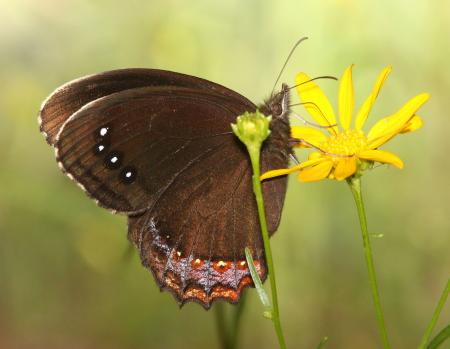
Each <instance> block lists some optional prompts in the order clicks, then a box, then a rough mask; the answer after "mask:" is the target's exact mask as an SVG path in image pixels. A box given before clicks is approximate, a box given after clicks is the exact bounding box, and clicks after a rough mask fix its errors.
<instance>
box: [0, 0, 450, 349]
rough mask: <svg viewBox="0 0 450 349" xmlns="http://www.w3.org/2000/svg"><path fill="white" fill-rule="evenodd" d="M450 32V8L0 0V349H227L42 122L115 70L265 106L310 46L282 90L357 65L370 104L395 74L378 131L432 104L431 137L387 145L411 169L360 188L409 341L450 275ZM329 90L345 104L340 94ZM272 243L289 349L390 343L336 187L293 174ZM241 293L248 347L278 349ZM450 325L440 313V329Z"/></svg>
mask: <svg viewBox="0 0 450 349" xmlns="http://www.w3.org/2000/svg"><path fill="white" fill-rule="evenodd" d="M449 23H450V2H448V1H445V0H435V1H428V0H418V1H414V2H411V1H407V0H399V1H389V0H380V1H356V0H324V1H298V0H282V1H256V0H248V1H242V0H227V1H210V0H200V1H179V0H158V1H144V0H129V1H122V2H119V1H107V0H95V1H94V0H79V1H75V0H34V1H32V0H20V1H19V0H13V1H7V0H0V348H5V349H16V348H20V349H22V348H27V349H35V348H46V349H53V348H64V349H65V348H81V349H91V348H96V349H102V348H109V349H111V348H112V349H114V348H131V349H134V348H136V349H138V348H216V347H217V337H216V328H215V322H214V310H212V311H209V312H206V311H204V310H203V309H202V308H201V307H200V306H198V305H197V304H188V305H187V306H185V307H184V308H183V309H182V310H180V309H179V308H178V306H177V305H176V303H175V302H174V300H173V299H172V296H171V295H169V294H167V293H160V292H159V290H158V288H157V286H156V284H155V283H154V281H153V278H152V276H151V275H150V274H149V273H148V272H147V271H146V270H144V268H142V267H141V265H140V262H139V260H138V257H137V256H136V253H135V252H134V251H130V249H129V243H128V241H127V239H126V228H125V218H124V217H119V216H112V215H110V214H109V213H108V212H106V211H105V210H103V209H100V208H98V207H96V205H95V204H94V203H93V202H91V201H90V200H89V199H88V198H87V197H86V196H85V195H84V193H82V192H81V191H80V190H79V189H78V188H77V187H76V186H75V185H74V184H73V183H71V182H70V180H69V179H68V178H66V177H65V176H64V175H62V174H61V173H60V171H59V170H58V168H57V166H56V163H55V160H54V155H53V151H52V149H50V147H49V146H48V145H47V144H46V143H45V141H44V139H43V137H42V136H41V135H40V134H39V132H38V125H37V120H36V117H37V112H38V110H39V107H40V104H41V102H42V101H43V100H44V98H45V97H46V96H47V95H48V94H49V93H50V92H52V91H53V90H54V89H55V88H56V87H57V86H59V85H60V84H62V83H64V82H66V81H68V80H71V79H73V78H76V77H79V76H83V75H87V74H90V73H95V72H100V71H104V70H110V69H115V68H123V67H152V68H160V69H167V70H174V71H179V72H184V73H188V74H192V75H197V76H200V77H203V78H207V79H210V80H212V81H215V82H218V83H221V84H223V85H225V86H228V87H231V88H233V89H235V90H236V91H239V92H240V93H242V94H244V95H245V96H247V97H249V98H250V99H252V100H254V101H261V100H262V99H263V98H264V97H266V96H267V95H268V94H269V93H270V90H271V88H272V85H273V83H274V80H275V77H276V75H277V73H278V72H279V70H280V68H281V66H282V64H283V61H284V59H285V57H286V55H287V53H288V51H289V50H290V48H291V47H292V45H293V44H294V42H295V41H296V40H297V39H298V38H300V37H301V36H305V35H306V36H309V37H310V40H308V41H307V42H305V43H304V44H302V45H301V47H300V48H299V49H298V51H297V52H296V53H295V54H294V56H293V58H292V60H291V61H290V62H289V64H288V67H287V69H286V71H285V72H284V74H283V77H282V81H285V82H287V83H290V84H292V83H293V81H294V76H295V74H296V73H297V72H299V71H306V72H308V73H309V74H311V75H322V74H332V75H336V76H340V74H341V73H342V72H343V70H344V68H345V67H346V66H347V65H348V64H350V63H355V64H356V66H355V69H354V79H355V84H356V99H357V102H356V105H360V103H361V102H362V101H363V100H364V98H365V97H366V95H367V94H368V93H369V91H370V89H371V86H372V84H373V82H374V80H375V78H376V76H377V74H378V72H379V71H380V70H381V69H382V68H383V67H384V66H385V65H387V64H392V65H393V67H394V70H393V73H392V74H391V76H390V77H389V79H388V81H387V83H386V85H385V87H384V89H383V91H382V93H381V95H380V98H379V99H378V102H377V105H376V107H375V109H374V110H373V112H372V114H371V116H370V121H369V126H370V123H373V122H374V121H375V120H376V119H377V118H378V117H382V116H385V115H388V114H390V113H391V112H393V111H395V110H396V109H397V108H399V107H400V106H401V105H402V104H403V103H404V102H405V101H406V100H408V99H409V98H410V97H412V96H413V95H416V94H418V93H420V92H424V91H427V92H430V93H431V95H432V98H431V100H430V101H429V102H428V103H427V104H426V105H425V107H424V108H423V109H422V110H421V113H420V115H421V116H422V117H423V119H424V120H425V126H424V127H423V128H422V129H421V130H420V131H418V132H416V133H414V134H408V135H405V136H400V137H397V139H395V140H394V141H392V142H390V143H389V144H388V145H387V146H386V147H385V149H388V150H391V151H394V152H396V153H397V154H399V155H400V156H401V157H402V158H403V160H404V161H405V163H406V167H405V169H404V170H402V171H399V170H397V169H393V168H388V167H379V168H377V169H376V170H374V171H372V172H370V173H369V174H367V175H366V176H365V177H364V183H363V185H364V191H365V193H364V194H365V196H366V205H367V211H368V217H369V225H370V230H371V231H372V232H373V233H382V234H384V237H383V238H380V239H373V245H374V250H375V260H376V266H377V270H378V273H379V283H380V287H381V294H382V302H383V305H384V309H385V315H386V318H387V326H388V329H389V333H390V336H391V338H392V342H393V344H394V346H395V348H414V347H416V346H417V344H418V342H419V338H420V337H421V335H422V333H423V331H424V329H425V327H426V325H427V323H428V321H429V319H430V317H431V314H432V311H433V310H434V307H435V304H436V302H437V299H438V297H439V295H440V293H441V291H442V289H443V287H444V284H445V282H446V280H447V278H448V277H449V274H450V253H449V251H450V219H449V209H450V204H449V199H450V185H449V180H448V176H449V173H450V165H449V161H448V154H449V146H450V138H449V137H448V129H449V127H450V125H449V117H450V115H449V108H450V102H449V90H450V69H449V64H448V57H450V45H449V44H450V26H449ZM320 84H321V85H322V86H323V87H324V89H325V90H326V91H327V92H328V93H329V95H330V96H331V99H332V100H333V101H336V95H337V93H336V91H337V86H338V84H337V83H336V82H334V81H322V82H321V83H320ZM293 99H294V100H296V99H297V97H296V96H294V95H293ZM298 112H299V113H301V114H302V115H305V113H304V112H302V110H301V109H298ZM299 156H300V157H301V158H304V154H302V153H300V154H299ZM272 242H273V248H274V255H275V262H276V269H277V274H278V275H277V276H278V282H279V293H280V302H281V314H282V321H283V324H284V327H285V334H286V337H287V341H288V344H289V347H290V348H315V347H316V345H317V343H318V342H319V341H320V338H322V337H323V336H325V335H327V336H329V337H330V341H329V343H328V346H327V347H328V348H346V349H348V348H377V347H380V345H379V341H378V337H377V331H376V323H375V318H374V312H373V307H372V300H371V295H370V290H369V287H368V280H367V272H366V267H365V264H364V257H363V251H362V243H361V237H360V232H359V229H358V221H357V216H356V211H355V208H354V204H353V202H352V197H351V194H350V191H349V190H348V188H347V187H346V185H345V184H344V183H337V182H331V181H328V182H320V183H315V184H300V183H298V182H296V180H295V178H294V177H292V178H291V181H290V185H289V191H288V196H287V200H286V205H285V210H284V213H283V221H282V224H281V227H280V229H279V231H278V233H277V234H276V235H275V237H274V238H273V239H272ZM248 295H249V302H248V307H247V309H246V311H245V314H244V316H243V322H242V327H241V338H240V343H241V344H242V347H243V348H244V347H245V348H274V347H276V341H275V335H274V333H273V329H272V327H271V324H270V322H269V321H267V320H265V319H264V318H263V317H262V316H261V311H262V309H261V306H260V304H259V301H258V299H257V296H256V293H255V291H254V290H250V291H248ZM227 308H229V307H227ZM449 319H450V307H449V306H448V305H447V307H446V309H445V310H444V313H443V314H442V317H441V320H440V321H439V324H438V328H441V327H443V325H444V324H446V323H448V321H449ZM448 347H450V346H447V348H448Z"/></svg>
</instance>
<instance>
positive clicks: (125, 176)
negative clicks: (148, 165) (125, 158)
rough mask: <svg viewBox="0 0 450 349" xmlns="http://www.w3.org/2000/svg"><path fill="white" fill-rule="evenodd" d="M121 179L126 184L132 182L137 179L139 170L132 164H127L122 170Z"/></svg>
mask: <svg viewBox="0 0 450 349" xmlns="http://www.w3.org/2000/svg"><path fill="white" fill-rule="evenodd" d="M119 176H120V177H119V178H120V180H121V181H122V182H123V183H125V184H131V183H133V182H134V181H135V180H136V176H137V171H136V169H135V168H134V167H132V166H127V167H124V168H123V169H122V171H120V175H119Z"/></svg>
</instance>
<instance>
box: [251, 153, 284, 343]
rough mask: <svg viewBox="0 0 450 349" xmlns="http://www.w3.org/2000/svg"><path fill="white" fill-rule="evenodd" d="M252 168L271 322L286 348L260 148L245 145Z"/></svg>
mask: <svg viewBox="0 0 450 349" xmlns="http://www.w3.org/2000/svg"><path fill="white" fill-rule="evenodd" d="M247 149H248V152H249V155H250V159H251V163H252V168H253V192H254V194H255V198H256V204H257V206H258V215H259V221H260V223H261V232H262V237H263V241H264V250H265V254H266V262H267V268H268V273H269V279H270V289H271V294H272V307H273V309H272V317H271V319H272V322H273V324H274V327H275V332H276V333H277V337H278V343H279V345H280V348H281V349H285V348H286V342H285V340H284V334H283V329H282V327H281V321H280V311H279V307H278V294H277V284H276V280H275V268H274V265H273V259H272V249H271V248H270V241H269V231H268V229H267V221H266V214H265V211H264V200H263V194H262V188H261V181H260V179H259V177H260V169H259V166H260V164H259V159H260V151H261V149H260V148H259V147H247Z"/></svg>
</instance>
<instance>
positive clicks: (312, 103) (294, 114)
mask: <svg viewBox="0 0 450 349" xmlns="http://www.w3.org/2000/svg"><path fill="white" fill-rule="evenodd" d="M296 105H312V106H313V107H314V108H315V109H316V110H317V111H318V112H319V113H320V115H321V116H322V118H323V119H324V120H326V122H327V123H328V125H319V124H316V123H314V122H311V121H308V120H306V119H305V118H303V117H302V116H300V115H298V114H296V113H292V115H293V116H295V117H297V118H298V119H300V120H301V121H302V122H303V123H304V124H305V125H310V126H313V127H317V128H332V127H335V126H337V124H330V122H329V121H328V119H327V118H326V117H325V114H324V113H323V112H322V110H321V109H320V108H319V106H318V105H317V104H316V103H314V102H304V103H295V104H291V105H290V106H289V107H294V106H296Z"/></svg>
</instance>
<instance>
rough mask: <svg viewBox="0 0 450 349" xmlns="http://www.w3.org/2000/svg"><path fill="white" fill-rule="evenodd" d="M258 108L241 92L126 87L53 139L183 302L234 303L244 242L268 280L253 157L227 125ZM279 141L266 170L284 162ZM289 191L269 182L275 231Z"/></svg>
mask: <svg viewBox="0 0 450 349" xmlns="http://www.w3.org/2000/svg"><path fill="white" fill-rule="evenodd" d="M252 110H255V106H254V105H253V104H252V103H251V102H249V101H247V100H245V103H244V102H243V97H239V98H236V99H234V98H231V97H230V96H225V95H223V94H219V93H215V92H212V91H207V90H198V89H190V88H182V87H164V88H162V87H144V88H136V89H128V90H125V91H121V92H117V93H113V94H110V95H108V96H105V97H102V98H99V99H96V100H94V101H92V102H90V103H88V104H87V105H85V106H84V107H82V108H81V109H79V110H78V111H77V112H75V113H74V114H73V115H72V116H71V117H70V118H69V119H68V120H67V121H66V122H65V123H64V125H63V126H62V127H61V130H60V132H59V134H58V135H57V137H56V143H55V148H56V154H57V160H58V162H59V164H60V167H61V168H62V169H63V170H64V171H65V172H66V173H67V174H68V175H69V176H70V177H71V178H73V179H74V180H75V181H76V182H77V183H78V184H80V186H82V188H83V189H84V190H85V191H86V192H87V193H88V194H89V195H90V196H91V197H92V198H94V199H95V200H96V201H97V202H98V203H99V204H100V205H101V206H103V207H106V208H108V209H110V210H115V211H118V212H121V213H126V214H128V215H129V216H130V218H129V229H128V234H129V239H130V240H131V241H133V242H134V243H135V245H136V246H137V247H138V249H139V251H140V255H141V259H142V263H143V264H144V265H145V266H146V267H148V268H149V269H150V270H151V271H152V272H153V274H154V276H155V278H156V280H157V282H158V284H159V285H160V287H161V288H164V289H168V290H170V291H171V292H172V293H173V294H174V295H175V297H176V298H177V300H178V301H179V302H180V303H184V302H185V301H187V300H195V301H198V302H200V303H201V304H202V305H203V306H204V307H205V308H209V306H210V305H211V303H212V301H213V300H215V299H217V298H223V299H226V300H228V301H230V302H237V301H238V299H239V297H240V293H241V290H242V289H243V288H244V287H246V286H249V285H251V284H252V280H251V277H250V274H249V270H248V268H247V266H246V262H245V255H244V248H245V247H246V246H248V247H250V248H251V249H252V251H253V255H254V259H255V261H256V263H257V269H258V272H259V274H260V276H261V278H262V279H265V277H266V266H265V261H264V250H263V243H262V240H261V233H260V228H259V222H258V218H257V210H256V205H255V202H254V198H253V193H252V187H251V167H250V162H249V160H248V155H247V154H246V150H245V148H244V147H243V146H242V144H241V143H240V142H239V141H238V140H237V138H236V137H235V136H234V135H233V134H232V133H231V131H230V123H232V122H234V121H235V119H236V116H237V115H240V114H242V113H243V112H245V111H252ZM285 133H286V132H285ZM275 134H276V133H275ZM288 135H289V134H288V131H287V134H286V135H285V136H286V138H287V137H288ZM277 141H279V139H278V140H277V139H271V138H269V140H268V141H267V142H266V145H265V147H264V149H263V154H262V169H263V170H268V169H273V168H281V167H286V165H287V161H288V160H287V159H288V152H287V150H285V149H280V146H279V145H278V144H276V142H277ZM285 190H286V179H285V178H278V179H274V180H271V181H267V182H264V184H263V191H264V196H265V201H266V204H267V207H266V212H267V217H268V224H269V230H270V231H271V232H273V231H275V229H276V227H277V226H278V222H279V219H280V215H281V208H282V205H283V201H284V195H285Z"/></svg>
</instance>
